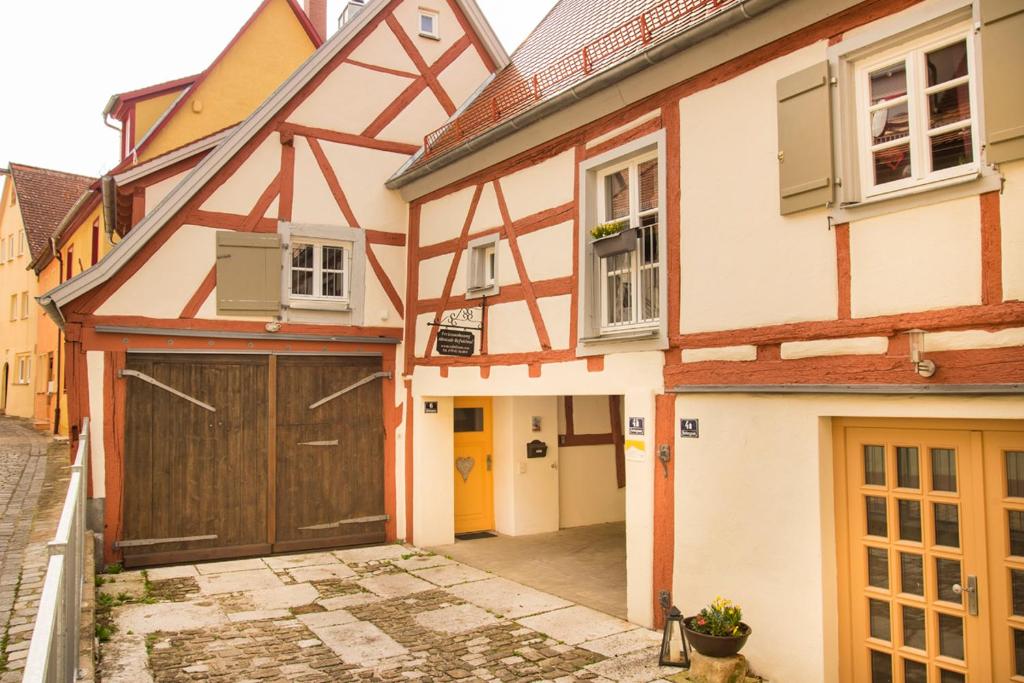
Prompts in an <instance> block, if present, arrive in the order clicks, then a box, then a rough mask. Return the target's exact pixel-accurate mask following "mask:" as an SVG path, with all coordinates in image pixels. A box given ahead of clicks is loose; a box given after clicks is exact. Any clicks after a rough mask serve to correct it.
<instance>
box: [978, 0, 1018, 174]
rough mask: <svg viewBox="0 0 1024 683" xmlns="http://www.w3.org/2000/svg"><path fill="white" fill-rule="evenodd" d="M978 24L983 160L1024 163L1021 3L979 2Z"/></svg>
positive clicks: (1007, 1) (1011, 0)
mask: <svg viewBox="0 0 1024 683" xmlns="http://www.w3.org/2000/svg"><path fill="white" fill-rule="evenodd" d="M981 23H982V29H981V60H982V61H981V69H982V74H983V84H982V85H983V87H982V94H983V97H984V101H985V134H986V138H987V139H986V143H987V147H986V156H987V160H988V162H989V163H990V164H997V163H999V162H1002V161H1010V160H1011V159H1024V88H1022V87H1021V85H1022V81H1021V69H1022V67H1024V2H1021V1H1020V0H981Z"/></svg>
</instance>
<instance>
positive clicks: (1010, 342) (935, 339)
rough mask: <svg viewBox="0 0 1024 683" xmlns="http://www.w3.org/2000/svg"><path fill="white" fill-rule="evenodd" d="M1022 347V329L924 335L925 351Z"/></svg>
mask: <svg viewBox="0 0 1024 683" xmlns="http://www.w3.org/2000/svg"><path fill="white" fill-rule="evenodd" d="M1013 346H1024V327H1010V328H1007V329H1003V330H996V331H990V330H957V331H955V332H930V333H928V334H926V335H924V350H925V351H960V350H963V349H1004V348H1008V347H1013Z"/></svg>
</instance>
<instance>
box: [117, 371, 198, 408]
mask: <svg viewBox="0 0 1024 683" xmlns="http://www.w3.org/2000/svg"><path fill="white" fill-rule="evenodd" d="M117 376H118V377H119V378H121V379H124V378H125V377H137V378H138V379H141V380H142V381H143V382H146V383H148V384H152V385H153V386H155V387H157V388H158V389H163V390H164V391H166V392H168V393H170V394H174V395H175V396H177V397H178V398H183V399H185V400H186V401H188V402H189V403H195V404H196V405H197V406H199V407H200V408H205V409H206V410H209V411H210V412H211V413H216V412H217V409H216V408H214V407H213V406H211V405H210V404H209V403H203V402H202V401H200V400H199V399H198V398H194V397H192V396H189V395H188V394H186V393H184V392H181V391H178V390H177V389H175V388H174V387H169V386H167V385H166V384H164V383H163V382H161V381H159V380H156V379H153V378H152V377H150V376H149V375H147V374H146V373H144V372H139V371H138V370H121V371H120V372H118V373H117Z"/></svg>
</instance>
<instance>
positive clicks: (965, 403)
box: [673, 394, 1024, 683]
mask: <svg viewBox="0 0 1024 683" xmlns="http://www.w3.org/2000/svg"><path fill="white" fill-rule="evenodd" d="M676 416H677V418H680V419H681V418H695V419H699V420H700V438H699V439H683V438H679V437H678V436H677V438H676V478H675V500H676V523H675V534H676V537H675V540H676V544H675V576H674V588H673V592H674V595H675V596H676V602H677V603H678V606H679V607H680V609H682V610H683V612H684V613H685V614H694V613H696V611H698V610H699V609H700V608H701V607H702V606H704V605H705V604H707V603H708V602H710V601H711V600H713V599H714V598H715V597H716V596H718V595H722V596H725V597H728V598H730V599H733V600H735V601H736V602H738V603H739V604H740V605H741V606H742V607H743V610H744V620H745V621H747V623H749V624H750V625H751V626H752V627H753V629H754V633H755V636H754V637H753V638H751V639H750V642H749V643H748V644H747V647H746V648H745V649H744V654H746V655H747V656H748V658H749V659H750V661H751V662H752V664H753V666H754V667H755V668H756V669H757V672H758V673H759V674H761V675H763V676H766V677H767V678H770V679H771V680H773V681H787V682H788V683H822V682H825V683H834V682H835V681H836V680H837V672H836V667H837V661H836V656H835V652H836V643H837V638H838V635H837V596H836V573H835V572H836V568H835V539H834V524H835V522H834V514H833V505H834V502H833V501H834V498H833V495H834V492H833V484H832V476H833V474H832V453H831V441H830V432H829V431H828V430H829V428H830V424H831V423H830V422H829V421H828V420H827V419H825V418H831V417H849V416H856V417H902V418H915V417H929V418H950V419H954V418H982V417H984V418H1001V419H1007V418H1009V419H1024V398H1021V397H1007V398H976V397H972V398H952V397H951V398H942V397H931V396H927V397H923V396H922V397H872V396H772V397H769V396H752V395H707V394H684V395H681V396H679V398H678V400H677V402H676ZM723 500H725V501H727V504H725V505H723ZM794 648H796V649H794Z"/></svg>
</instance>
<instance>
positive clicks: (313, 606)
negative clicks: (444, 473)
mask: <svg viewBox="0 0 1024 683" xmlns="http://www.w3.org/2000/svg"><path fill="white" fill-rule="evenodd" d="M325 556H326V557H327V558H329V559H328V561H327V562H326V563H325V562H324V559H325ZM254 562H258V563H259V565H257V564H255V563H254ZM213 565H220V566H219V567H215V566H213ZM211 567H212V570H211ZM204 568H205V571H204ZM328 570H329V571H328ZM303 577H306V578H310V579H311V580H310V581H308V582H307V581H301V582H297V583H292V582H293V581H296V580H297V579H299V578H303ZM313 577H317V578H316V579H313ZM320 577H323V578H320ZM149 579H150V582H151V587H152V588H151V592H150V595H149V598H150V599H157V600H160V602H158V603H156V604H136V605H129V606H124V607H121V608H116V609H115V614H116V623H117V625H118V630H117V632H115V634H114V636H113V640H112V641H111V642H110V643H107V644H105V645H103V647H102V651H101V655H102V662H101V674H102V675H103V680H104V681H107V682H114V681H123V682H124V683H135V681H149V680H152V681H154V682H155V683H163V682H170V681H174V682H178V681H195V680H222V681H232V682H235V681H243V682H244V681H263V680H271V681H292V680H294V681H329V682H331V683H333V682H335V681H340V682H342V683H346V682H352V683H356V682H359V681H367V680H373V681H414V680H423V681H424V682H427V681H515V682H516V683H527V682H529V681H560V682H564V683H568V682H569V681H579V680H590V681H597V682H598V683H602V682H604V681H625V682H629V681H644V683H647V682H648V681H659V680H661V677H662V676H663V675H665V673H666V672H665V671H663V670H660V669H659V668H658V667H657V645H658V642H659V641H660V638H659V635H658V634H657V633H654V632H651V631H647V630H645V629H640V628H637V627H636V626H635V625H633V624H629V623H627V622H624V621H621V620H619V619H616V618H614V617H611V616H608V615H605V614H602V613H600V612H595V611H594V610H591V609H588V608H585V607H581V606H577V605H572V604H571V603H568V602H567V601H565V600H562V599H560V598H556V597H554V596H551V595H548V594H546V593H543V592H541V591H537V590H534V589H532V588H529V587H527V586H523V585H521V584H518V583H515V582H512V581H507V580H505V579H502V578H499V577H493V576H492V575H490V574H487V573H486V572H479V571H478V570H475V569H472V568H469V567H466V566H465V565H462V564H460V563H458V562H453V561H451V560H448V559H446V558H439V557H437V556H432V555H430V554H427V553H423V552H422V551H419V550H418V549H416V548H411V547H408V546H402V545H390V546H379V547H376V548H360V549H356V550H345V551H338V552H336V553H330V554H327V553H309V554H306V555H294V556H288V557H278V558H265V559H263V560H256V561H242V562H237V561H232V562H225V563H209V564H207V565H198V566H196V565H191V566H188V567H186V568H166V569H165V570H163V571H160V570H150V572H149ZM257 584H258V585H264V586H268V587H265V588H256V589H254V585H257ZM190 587H191V588H190ZM197 591H202V593H198V592H197ZM140 662H141V663H143V665H144V666H143V669H142V670H140ZM668 673H669V674H671V673H675V672H673V671H670V672H668Z"/></svg>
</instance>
